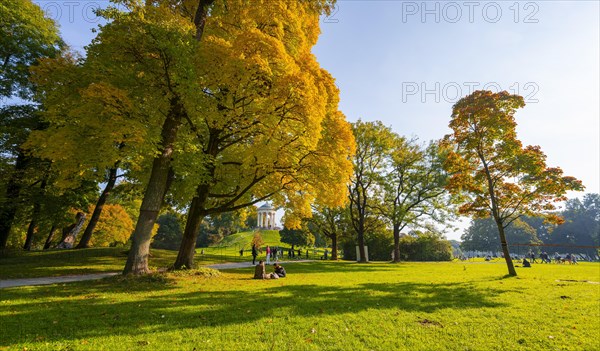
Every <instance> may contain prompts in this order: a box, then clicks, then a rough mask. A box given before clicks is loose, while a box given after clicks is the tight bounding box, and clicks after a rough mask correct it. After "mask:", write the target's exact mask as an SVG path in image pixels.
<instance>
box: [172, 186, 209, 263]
mask: <svg viewBox="0 0 600 351" xmlns="http://www.w3.org/2000/svg"><path fill="white" fill-rule="evenodd" d="M202 202H203V201H202V200H201V198H200V197H199V196H196V197H194V199H192V204H191V206H190V210H189V212H188V218H187V222H186V223H185V230H184V232H183V238H182V240H181V245H180V246H179V253H178V254H177V259H176V260H175V264H174V265H173V268H175V269H184V268H187V269H191V268H193V267H194V254H195V253H196V239H197V238H198V232H199V231H200V224H201V223H202V220H203V219H204V215H203V214H202V210H203V203H202Z"/></svg>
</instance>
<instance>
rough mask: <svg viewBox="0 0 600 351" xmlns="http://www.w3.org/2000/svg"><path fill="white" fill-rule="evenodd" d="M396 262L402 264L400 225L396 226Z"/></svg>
mask: <svg viewBox="0 0 600 351" xmlns="http://www.w3.org/2000/svg"><path fill="white" fill-rule="evenodd" d="M394 262H400V225H398V224H394Z"/></svg>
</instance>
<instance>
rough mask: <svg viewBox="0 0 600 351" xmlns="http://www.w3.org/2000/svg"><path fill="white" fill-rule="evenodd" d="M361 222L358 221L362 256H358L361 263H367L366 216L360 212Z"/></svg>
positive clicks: (359, 246) (358, 237)
mask: <svg viewBox="0 0 600 351" xmlns="http://www.w3.org/2000/svg"><path fill="white" fill-rule="evenodd" d="M359 221H360V222H359V223H358V233H357V239H358V253H359V255H360V257H358V261H359V262H361V263H367V255H366V253H365V218H364V216H363V215H362V214H359Z"/></svg>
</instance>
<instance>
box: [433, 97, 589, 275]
mask: <svg viewBox="0 0 600 351" xmlns="http://www.w3.org/2000/svg"><path fill="white" fill-rule="evenodd" d="M523 106H525V103H524V101H523V98H522V97H521V96H518V95H510V94H509V93H507V92H500V93H493V92H490V91H476V92H474V93H473V94H471V95H469V96H467V97H465V98H462V99H461V100H459V101H458V102H457V103H456V104H455V105H454V107H453V109H452V120H451V121H450V125H449V126H450V128H451V129H452V131H453V132H452V133H451V134H449V135H447V136H446V137H445V140H446V141H447V142H448V143H449V144H450V145H452V146H453V147H454V150H453V151H452V152H450V154H449V156H448V158H447V163H446V165H445V166H446V169H447V171H448V172H449V173H450V174H451V175H452V176H451V178H450V180H449V183H448V189H449V190H450V191H451V192H453V193H456V194H461V195H462V196H463V199H462V203H463V205H462V206H461V207H460V209H459V211H460V213H462V214H469V215H472V216H474V217H475V218H485V217H492V218H493V219H494V222H495V223H496V227H497V228H498V235H499V238H500V243H501V246H502V252H503V254H504V258H505V260H506V265H507V267H508V274H509V275H511V276H516V275H517V272H516V271H515V268H514V265H513V262H512V259H511V257H510V251H509V248H508V242H507V240H506V235H505V230H506V228H507V227H508V226H509V225H510V224H511V223H512V222H514V221H516V220H517V219H518V218H520V217H521V216H525V215H529V216H543V217H545V218H546V220H547V221H554V222H560V221H561V218H560V217H558V216H557V215H556V214H555V213H552V212H550V211H552V210H554V209H555V203H556V202H559V201H564V200H566V198H565V193H566V192H567V191H568V190H582V189H583V188H584V187H583V185H582V184H581V181H579V180H577V179H575V178H574V177H569V176H564V175H563V171H562V170H561V169H560V168H558V167H548V166H546V155H545V154H544V153H543V152H542V151H541V149H540V147H539V146H526V147H523V145H522V143H521V142H520V141H519V140H518V139H517V133H516V126H517V124H516V122H515V118H514V114H515V112H516V110H517V109H519V108H522V107H523Z"/></svg>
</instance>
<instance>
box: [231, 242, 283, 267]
mask: <svg viewBox="0 0 600 351" xmlns="http://www.w3.org/2000/svg"><path fill="white" fill-rule="evenodd" d="M259 253H260V250H259V249H258V247H256V245H254V244H253V245H252V265H255V264H256V257H258V255H259ZM265 253H266V263H267V264H271V261H273V262H278V261H279V258H280V257H281V256H283V249H281V248H278V247H270V246H269V245H267V247H266V249H265ZM243 255H244V249H241V250H240V256H243Z"/></svg>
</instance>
